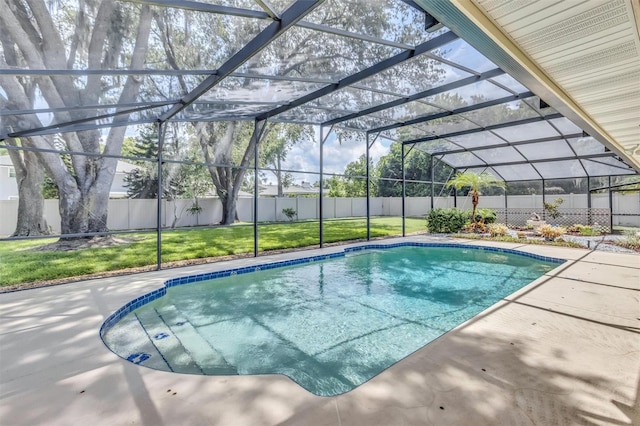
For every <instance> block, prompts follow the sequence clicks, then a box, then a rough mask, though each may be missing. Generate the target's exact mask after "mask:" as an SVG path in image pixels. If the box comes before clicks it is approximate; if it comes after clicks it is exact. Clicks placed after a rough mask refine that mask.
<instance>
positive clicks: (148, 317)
mask: <svg viewBox="0 0 640 426" xmlns="http://www.w3.org/2000/svg"><path fill="white" fill-rule="evenodd" d="M135 315H136V317H137V318H138V321H139V322H140V324H141V325H142V327H144V329H145V330H146V332H147V334H148V335H149V339H151V342H152V343H153V345H154V346H155V347H156V348H157V350H158V352H160V354H161V355H162V357H163V358H164V360H165V361H166V363H167V364H168V365H169V368H170V369H171V371H175V372H176V373H187V374H202V370H201V369H200V367H199V366H198V364H197V363H196V362H195V361H194V360H193V358H192V357H191V355H190V354H189V353H188V352H187V350H186V349H185V348H184V346H183V345H182V343H181V341H180V340H179V338H178V337H176V336H175V335H174V334H173V332H172V331H171V329H170V328H169V326H168V325H167V324H166V323H165V321H164V319H163V318H162V317H161V316H160V315H159V314H158V312H157V311H155V310H153V309H143V310H141V311H139V312H136V314H135Z"/></svg>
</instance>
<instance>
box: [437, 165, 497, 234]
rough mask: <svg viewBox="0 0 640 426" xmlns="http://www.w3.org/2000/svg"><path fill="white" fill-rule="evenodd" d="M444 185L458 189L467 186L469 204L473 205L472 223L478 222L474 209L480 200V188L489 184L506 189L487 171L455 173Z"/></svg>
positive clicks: (487, 186) (489, 185)
mask: <svg viewBox="0 0 640 426" xmlns="http://www.w3.org/2000/svg"><path fill="white" fill-rule="evenodd" d="M446 186H447V187H451V186H453V187H454V188H455V189H456V190H458V191H459V190H461V189H462V188H469V194H470V195H471V204H472V205H473V210H472V212H471V219H472V222H473V223H474V224H475V223H478V220H476V210H477V208H478V203H479V202H480V190H482V189H484V188H489V187H491V186H497V187H500V188H502V189H506V187H507V186H506V184H505V183H504V182H503V181H501V180H499V179H496V178H495V177H494V176H493V175H491V174H489V173H487V172H482V173H480V174H477V173H473V172H470V171H466V172H463V173H458V174H456V175H455V177H453V178H452V179H451V180H449V182H447V184H446Z"/></svg>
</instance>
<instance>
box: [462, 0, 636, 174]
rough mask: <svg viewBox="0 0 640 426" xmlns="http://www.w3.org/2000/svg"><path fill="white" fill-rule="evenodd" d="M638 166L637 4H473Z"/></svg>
mask: <svg viewBox="0 0 640 426" xmlns="http://www.w3.org/2000/svg"><path fill="white" fill-rule="evenodd" d="M471 1H472V2H473V3H474V4H475V6H476V7H477V8H478V9H479V10H480V11H481V12H482V13H483V14H484V15H485V16H486V17H487V18H488V19H489V20H490V21H491V22H493V24H495V26H496V27H497V28H498V29H499V30H500V31H501V32H502V33H503V34H504V35H506V36H507V38H509V39H510V40H511V41H512V42H513V43H514V44H515V46H516V47H517V48H518V49H520V51H521V52H522V53H523V54H524V55H526V56H527V57H528V58H529V59H530V60H531V61H532V62H534V63H535V64H536V65H537V66H538V67H539V69H540V70H542V71H543V72H544V73H545V74H546V75H547V77H548V78H549V79H551V80H552V81H553V82H554V83H555V84H556V85H557V86H558V87H559V88H560V89H561V90H562V91H563V92H564V93H565V94H566V95H567V96H568V97H569V98H570V99H571V100H573V102H574V103H575V104H576V105H577V106H578V107H579V108H580V109H581V110H582V112H583V113H584V114H586V115H587V116H588V117H589V118H590V119H591V120H593V122H594V123H595V124H596V125H597V126H599V127H600V128H601V129H602V130H603V131H604V133H606V134H607V135H608V136H609V137H608V138H607V139H608V140H609V141H610V142H611V143H612V144H613V146H614V147H616V148H618V150H619V151H620V152H622V153H624V154H626V155H625V156H627V157H630V158H631V159H632V161H633V162H634V163H635V165H636V167H637V166H638V165H639V164H640V34H639V27H640V16H639V15H640V5H639V1H638V0H586V1H585V0H538V1H532V0H471Z"/></svg>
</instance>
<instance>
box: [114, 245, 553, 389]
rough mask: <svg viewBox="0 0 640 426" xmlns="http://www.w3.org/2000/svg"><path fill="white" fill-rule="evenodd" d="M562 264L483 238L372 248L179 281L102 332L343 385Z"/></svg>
mask: <svg viewBox="0 0 640 426" xmlns="http://www.w3.org/2000/svg"><path fill="white" fill-rule="evenodd" d="M557 265H558V262H557V261H556V262H551V261H543V260H538V259H533V258H531V257H524V256H521V255H517V254H512V253H507V252H501V251H488V250H476V249H473V248H452V247H396V248H391V249H384V250H362V251H358V252H353V253H349V254H347V255H346V256H342V257H338V258H334V259H330V260H322V261H314V262H311V263H305V264H302V265H298V266H288V267H284V268H277V269H269V270H260V271H258V272H252V273H247V274H242V275H233V276H229V277H226V278H218V279H213V280H209V281H201V282H197V283H192V284H188V285H179V286H175V287H171V288H168V289H167V290H166V295H164V296H162V297H160V298H158V299H156V300H153V301H151V302H149V303H147V304H145V305H144V306H142V307H139V308H137V309H135V310H133V311H132V312H130V313H128V314H127V315H126V316H124V317H123V318H121V319H120V320H119V321H118V322H116V323H115V324H113V325H111V326H110V327H107V328H106V329H105V330H103V339H104V341H105V343H106V344H107V346H108V347H109V348H110V349H111V350H112V351H114V352H115V353H116V354H118V355H120V356H121V357H123V358H125V359H128V360H129V361H131V362H134V363H136V364H141V365H144V366H147V367H150V368H155V369H158V370H167V371H174V372H178V373H189V374H206V375H227V374H270V373H280V374H286V375H287V376H289V377H290V378H291V379H293V380H294V381H295V382H297V383H298V384H299V385H300V386H302V387H304V388H305V389H307V390H309V391H310V392H313V393H315V394H318V395H326V396H329V395H337V394H340V393H343V392H346V391H349V390H351V389H353V388H355V387H356V386H358V385H360V384H362V383H363V382H365V381H367V380H369V379H370V378H372V377H373V376H375V375H377V374H379V373H380V372H381V371H383V370H384V369H386V368H388V367H389V366H391V365H392V364H394V363H396V362H397V361H399V360H400V359H402V358H404V357H406V356H407V355H409V354H411V353H412V352H414V351H416V350H417V349H419V348H421V347H423V346H424V345H426V344H427V343H429V342H430V341H432V340H434V339H435V338H437V337H438V336H440V335H442V334H444V333H446V332H447V331H449V330H451V329H452V328H454V327H456V326H457V325H459V324H460V323H462V322H464V321H466V320H467V319H470V318H472V317H473V316H475V315H476V314H478V313H479V312H481V311H482V310H484V309H486V308H487V307H489V306H491V305H492V304H494V303H495V302H497V301H498V300H500V299H501V298H503V297H505V296H507V295H509V294H511V293H513V292H514V291H516V290H518V289H519V288H521V287H522V286H524V285H525V284H527V283H530V282H531V281H533V280H535V279H536V278H538V277H540V276H541V275H543V274H544V273H546V272H548V271H549V270H551V269H553V268H555V267H556V266H557ZM143 302H144V301H143Z"/></svg>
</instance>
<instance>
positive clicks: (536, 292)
mask: <svg viewBox="0 0 640 426" xmlns="http://www.w3.org/2000/svg"><path fill="white" fill-rule="evenodd" d="M396 241H420V242H429V241H442V239H437V240H436V239H434V238H429V237H409V238H403V239H388V240H382V241H380V240H378V241H375V242H374V243H376V244H380V243H383V244H384V243H388V242H389V243H390V242H396ZM447 241H455V242H459V243H461V244H471V245H485V246H496V247H503V248H516V249H518V250H521V251H523V252H528V253H535V254H540V255H544V256H550V257H558V258H563V259H567V260H569V262H567V263H565V264H564V265H561V266H559V267H558V268H556V269H554V270H553V271H551V272H549V273H548V274H546V275H544V276H543V277H541V278H539V279H538V280H536V281H534V282H533V283H531V284H529V285H528V286H526V287H524V288H523V289H521V290H519V291H518V292H516V293H514V294H512V295H511V296H509V297H507V298H505V299H503V300H501V301H500V302H498V303H497V304H495V305H493V306H492V307H490V308H489V309H487V310H485V311H484V312H482V313H481V314H479V315H478V316H476V317H474V318H472V319H471V320H469V321H467V322H465V323H464V324H462V325H460V326H458V327H457V328H456V329H454V330H452V331H450V332H449V333H447V334H445V335H443V336H442V337H440V338H439V339H437V340H435V341H434V342H432V343H430V344H429V345H427V346H425V347H423V348H422V349H420V350H418V351H417V352H415V353H413V354H412V355H410V356H408V357H406V358H405V359H403V360H401V361H400V362H398V363H397V364H395V365H393V366H392V367H390V368H389V369H387V370H385V371H383V372H382V373H381V374H379V375H378V376H376V377H374V378H373V379H371V380H370V381H369V382H367V383H365V384H363V385H361V386H359V387H358V388H356V389H354V390H353V391H351V392H348V393H346V394H343V395H339V396H335V397H319V396H316V395H313V394H311V393H309V392H307V391H306V390H304V389H303V388H301V387H300V386H298V385H297V384H296V383H294V382H293V381H291V380H290V379H289V378H287V377H285V376H281V375H269V376H192V375H183V374H176V373H167V372H163V371H155V370H151V369H148V368H144V367H140V366H136V365H134V364H131V363H129V362H127V361H125V360H122V359H121V358H119V357H118V356H116V355H115V354H113V353H112V352H110V351H109V350H108V349H107V348H106V346H105V345H104V344H103V342H102V340H101V339H100V336H99V335H98V330H99V328H100V325H101V324H102V322H103V321H104V319H105V318H107V317H108V316H109V315H110V314H111V313H113V312H114V311H115V310H116V309H118V308H120V307H121V306H122V305H124V304H125V303H126V302H128V301H130V300H132V299H134V298H136V297H138V296H140V295H142V294H144V293H147V292H149V291H151V290H154V289H156V288H158V287H160V286H162V284H163V282H164V281H165V280H166V279H168V278H173V277H176V276H183V275H190V274H194V273H201V272H208V271H215V270H221V269H228V268H231V267H237V266H244V265H252V264H258V263H264V262H267V261H274V260H281V259H290V258H295V257H305V256H310V255H313V254H320V253H322V254H325V253H331V252H335V251H339V250H342V249H343V248H344V247H347V246H339V247H331V248H327V249H319V250H311V251H300V252H296V253H286V254H279V255H269V256H261V257H259V258H245V259H238V260H233V261H225V262H220V263H212V264H207V265H198V266H192V267H185V268H179V269H168V270H162V271H156V272H148V273H140V274H135V275H128V276H119V277H111V278H103V279H95V280H88V281H82V282H76V283H72V284H65V285H59V286H53V287H45V288H39V289H32V290H24V291H18V292H13V293H5V294H0V425H3V426H5V425H7V426H8V425H81V424H90V425H92V426H93V425H103V424H104V425H125V424H127V425H130V424H134V425H137V424H142V425H276V424H285V425H400V424H407V425H456V424H459V425H471V424H472V425H497V424H501V425H502V424H504V425H512V424H517V425H555V424H590V425H591V424H615V425H632V424H640V389H639V388H640V256H638V255H631V254H618V253H609V252H599V251H589V250H583V249H570V248H561V247H551V246H534V245H519V244H511V243H496V242H481V241H472V240H447Z"/></svg>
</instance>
